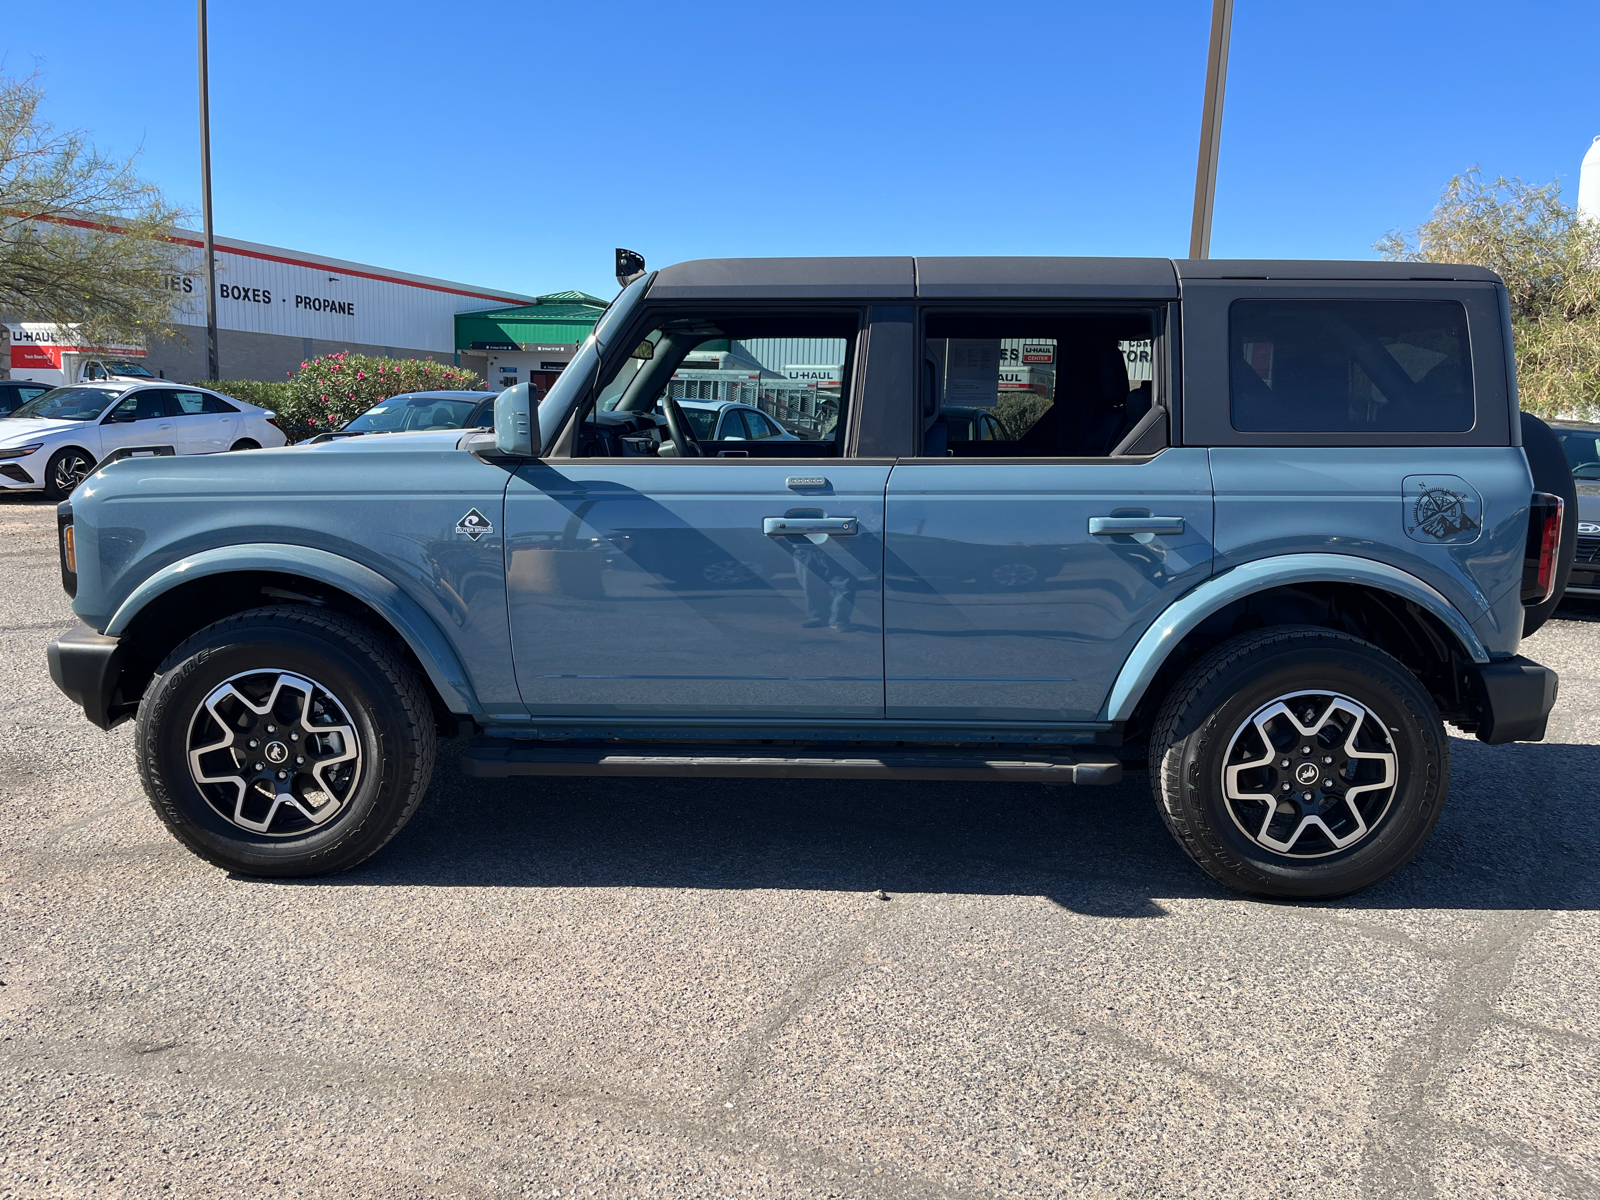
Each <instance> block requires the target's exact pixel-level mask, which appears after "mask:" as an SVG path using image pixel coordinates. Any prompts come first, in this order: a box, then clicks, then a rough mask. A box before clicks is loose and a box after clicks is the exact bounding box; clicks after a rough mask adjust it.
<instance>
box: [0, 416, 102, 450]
mask: <svg viewBox="0 0 1600 1200" xmlns="http://www.w3.org/2000/svg"><path fill="white" fill-rule="evenodd" d="M93 425H94V422H93V421H62V420H52V419H51V418H49V417H0V446H14V445H16V444H17V443H19V442H26V441H30V440H32V439H33V438H36V437H39V436H41V435H45V434H52V433H66V432H68V431H69V430H73V429H84V428H89V427H92V426H93Z"/></svg>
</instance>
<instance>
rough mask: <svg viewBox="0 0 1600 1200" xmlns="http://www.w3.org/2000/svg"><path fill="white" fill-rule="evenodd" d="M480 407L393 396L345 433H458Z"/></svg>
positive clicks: (456, 400) (459, 399) (447, 399)
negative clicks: (412, 430) (438, 430)
mask: <svg viewBox="0 0 1600 1200" xmlns="http://www.w3.org/2000/svg"><path fill="white" fill-rule="evenodd" d="M478 404H479V401H477V400H469V399H467V398H466V397H463V396H395V397H393V398H392V399H389V400H385V401H384V402H383V403H382V404H374V405H373V406H372V407H371V408H369V409H367V411H366V412H364V413H362V414H361V415H360V416H359V417H357V418H356V419H355V420H353V421H351V422H350V423H349V424H348V425H346V426H345V427H344V432H345V433H399V432H401V431H402V430H407V429H460V428H461V427H462V426H464V425H465V424H466V423H467V418H468V417H470V416H471V415H472V410H473V409H474V408H476V407H477V406H478Z"/></svg>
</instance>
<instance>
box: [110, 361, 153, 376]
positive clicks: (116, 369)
mask: <svg viewBox="0 0 1600 1200" xmlns="http://www.w3.org/2000/svg"><path fill="white" fill-rule="evenodd" d="M103 361H104V364H105V368H106V370H108V371H110V372H111V373H112V374H113V375H131V376H133V377H134V378H137V379H154V378H155V376H154V375H152V374H150V372H149V371H146V370H145V369H144V368H143V367H141V366H140V365H139V364H138V363H136V362H129V361H128V360H127V359H125V358H108V359H104V360H103Z"/></svg>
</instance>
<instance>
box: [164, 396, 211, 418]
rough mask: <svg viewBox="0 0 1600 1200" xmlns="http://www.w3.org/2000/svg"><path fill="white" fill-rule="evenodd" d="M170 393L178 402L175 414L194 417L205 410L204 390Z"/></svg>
mask: <svg viewBox="0 0 1600 1200" xmlns="http://www.w3.org/2000/svg"><path fill="white" fill-rule="evenodd" d="M171 395H172V398H173V399H174V400H175V401H177V404H178V411H177V413H176V414H174V415H176V416H180V417H195V416H199V415H200V414H201V413H204V412H206V411H207V409H206V395H205V393H204V392H173V393H171Z"/></svg>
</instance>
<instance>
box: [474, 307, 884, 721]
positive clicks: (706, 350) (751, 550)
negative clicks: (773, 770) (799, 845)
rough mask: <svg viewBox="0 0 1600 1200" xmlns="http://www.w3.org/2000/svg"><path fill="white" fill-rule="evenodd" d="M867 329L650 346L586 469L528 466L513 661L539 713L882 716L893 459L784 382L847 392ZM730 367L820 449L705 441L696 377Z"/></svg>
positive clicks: (579, 442)
mask: <svg viewBox="0 0 1600 1200" xmlns="http://www.w3.org/2000/svg"><path fill="white" fill-rule="evenodd" d="M856 330H857V318H856V317H855V316H854V315H851V316H849V317H848V318H845V317H838V316H835V317H831V318H825V319H824V318H813V319H809V320H804V321H802V320H799V319H796V320H795V321H793V322H792V323H787V324H786V323H784V322H783V321H782V320H781V319H774V318H768V319H764V320H754V319H748V318H741V317H739V316H738V315H737V314H733V315H731V316H730V315H728V314H713V313H696V314H692V315H690V316H681V315H680V316H678V317H677V319H676V320H674V321H670V322H668V321H665V319H663V323H662V324H661V325H659V326H657V327H656V328H654V329H651V328H650V325H649V324H646V325H645V326H644V327H643V328H642V329H641V330H640V331H639V333H637V334H633V335H630V338H629V345H630V346H633V345H636V346H637V347H638V348H637V349H636V350H634V351H633V353H632V355H631V356H626V357H624V358H623V360H622V361H620V362H611V363H608V364H607V366H606V368H605V372H604V374H603V375H602V379H601V386H600V387H599V388H598V389H597V394H596V395H595V396H594V397H593V403H592V407H591V408H590V410H589V412H588V413H587V414H585V415H584V416H583V417H582V419H581V423H580V426H579V433H578V436H577V437H576V438H575V440H574V446H573V456H572V457H555V456H552V457H549V458H546V459H545V460H544V461H541V462H538V463H534V464H531V465H529V466H525V467H523V468H521V469H520V470H519V471H518V472H517V474H516V476H515V477H514V478H513V480H512V481H511V485H510V488H509V489H508V491H507V493H506V507H505V525H506V546H507V556H508V559H507V586H508V591H509V603H510V617H511V637H512V651H513V657H514V660H515V664H516V672H517V682H518V685H519V687H520V688H521V691H522V696H523V700H524V702H525V703H526V704H527V706H528V709H529V711H530V712H531V713H532V714H534V716H535V717H566V718H633V719H638V720H647V719H654V720H657V721H666V720H674V721H684V722H699V721H715V720H729V721H740V720H750V719H761V720H775V719H776V720H796V719H798V720H820V719H825V718H842V719H859V718H877V717H881V716H882V714H883V591H882V572H883V513H884V487H885V484H886V483H887V481H888V476H889V469H890V463H889V462H886V461H882V460H879V461H876V462H872V461H865V460H851V459H849V458H841V457H839V456H837V455H836V454H835V450H836V448H837V447H836V445H835V442H834V434H835V430H834V429H833V428H831V427H830V428H829V429H828V430H827V431H826V432H825V433H821V434H819V431H818V430H816V429H815V427H814V425H815V421H814V413H813V411H812V408H813V407H814V405H812V406H806V407H804V408H802V407H801V406H800V404H799V402H798V401H799V397H800V393H801V392H802V391H805V388H804V387H803V386H802V385H799V384H794V383H792V382H791V381H790V380H789V379H788V378H787V376H786V375H784V374H783V373H782V367H783V366H784V365H786V356H787V360H793V359H794V358H795V356H797V355H803V356H804V357H805V358H806V359H807V360H808V361H809V360H812V359H814V360H815V361H817V362H823V363H826V364H828V365H830V366H831V368H833V369H834V370H836V371H838V372H839V373H840V374H843V375H846V377H847V374H848V373H847V372H845V371H844V368H845V366H846V363H847V361H848V359H849V352H850V351H851V350H852V349H853V345H854V339H855V334H856ZM641 335H642V336H641ZM802 337H803V338H804V339H805V340H804V341H800V340H797V339H799V338H802ZM714 356H716V357H714ZM730 358H731V359H733V360H735V361H737V362H738V363H739V364H740V366H741V369H743V370H744V371H745V374H747V375H748V376H749V378H750V380H751V381H752V382H749V383H748V385H747V386H745V387H744V389H743V391H742V392H741V394H740V396H739V397H738V399H739V400H740V401H741V402H744V403H748V404H750V405H751V406H752V407H759V408H761V410H762V411H763V412H771V413H773V414H774V419H775V420H776V421H777V422H778V423H779V425H781V426H784V428H786V429H789V428H790V426H789V425H786V424H785V421H786V420H787V421H789V422H792V432H794V433H795V435H796V437H797V438H798V437H800V436H801V435H802V434H804V435H805V438H804V440H803V441H802V440H795V441H788V440H781V439H778V438H776V437H774V438H770V439H767V440H764V441H762V442H759V443H753V442H749V441H739V442H728V441H719V440H713V439H712V433H713V431H712V430H711V428H710V427H709V426H706V427H705V428H704V429H703V431H702V433H698V434H697V433H696V432H695V428H696V427H695V425H694V424H693V422H692V421H691V419H690V418H689V417H687V416H683V410H682V409H681V408H679V407H678V404H677V400H678V399H679V398H680V397H684V388H685V381H686V380H690V381H693V380H696V379H697V378H698V375H701V374H704V373H705V369H703V368H699V366H698V364H699V363H700V362H701V361H702V360H704V361H714V362H716V363H717V365H718V367H721V366H722V364H723V363H725V362H726V361H728V360H729V359H730ZM685 362H688V363H690V364H692V365H691V366H689V367H685V366H684V365H683V364H684V363H685ZM746 364H749V365H748V366H746ZM762 381H766V386H765V387H763V386H762ZM810 390H811V391H815V389H814V388H812V389H810ZM808 394H809V393H808ZM685 398H686V397H685ZM835 408H836V409H837V405H836V406H835ZM669 409H670V410H673V411H674V412H675V417H674V420H675V421H677V423H678V426H679V433H678V434H677V436H676V437H675V434H674V430H673V429H672V428H671V427H670V426H669V424H668V422H667V417H666V414H667V412H668V411H669ZM701 436H704V437H705V439H706V440H704V441H699V440H697V439H698V438H699V437H701ZM677 437H682V438H683V441H684V444H683V445H679V444H678V442H677Z"/></svg>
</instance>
